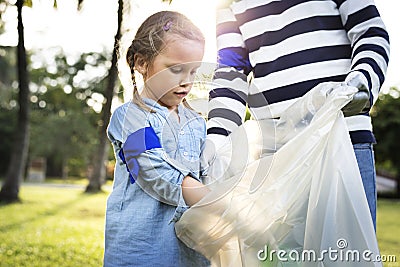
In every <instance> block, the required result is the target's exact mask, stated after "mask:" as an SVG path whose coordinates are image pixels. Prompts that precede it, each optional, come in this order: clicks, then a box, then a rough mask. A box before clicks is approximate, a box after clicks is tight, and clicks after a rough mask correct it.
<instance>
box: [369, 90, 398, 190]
mask: <svg viewBox="0 0 400 267" xmlns="http://www.w3.org/2000/svg"><path fill="white" fill-rule="evenodd" d="M399 96H400V91H399V90H398V89H397V88H391V89H390V93H389V94H381V95H380V96H379V100H378V102H377V103H376V105H375V106H374V109H373V112H372V113H371V116H372V117H373V120H372V121H373V126H374V133H375V136H376V140H377V144H376V145H375V152H376V162H377V165H378V166H387V168H389V169H391V170H392V171H393V172H394V174H395V175H396V179H397V192H396V194H397V195H398V196H400V165H399V162H400V154H399V152H398V151H400V143H399V142H398V137H399V136H400V98H399Z"/></svg>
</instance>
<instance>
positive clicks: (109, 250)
mask: <svg viewBox="0 0 400 267" xmlns="http://www.w3.org/2000/svg"><path fill="white" fill-rule="evenodd" d="M144 102H145V103H146V104H147V105H148V106H149V107H151V108H152V109H153V110H154V111H155V112H154V113H152V112H147V111H145V110H143V109H141V108H139V107H138V106H137V105H136V104H134V103H133V102H128V103H125V104H123V105H122V106H120V107H118V108H117V109H116V110H115V111H114V113H113V115H112V117H111V120H110V123H109V126H108V131H107V134H108V137H109V139H110V141H111V143H112V145H113V148H114V153H115V158H116V164H115V170H114V183H113V191H112V192H111V194H110V196H109V198H108V200H107V210H106V227H105V228H106V229H105V252H104V266H208V265H209V263H208V261H207V260H206V259H205V258H204V257H203V256H202V255H200V254H198V253H197V252H195V251H193V250H192V249H190V248H188V247H186V246H185V245H184V244H183V243H182V242H181V241H180V240H179V239H178V238H177V237H176V235H175V230H174V223H173V222H176V221H177V220H179V218H180V216H181V215H182V213H183V212H184V211H185V210H186V209H187V208H188V207H187V205H186V203H185V201H184V199H183V196H182V188H181V183H182V180H183V178H184V177H185V176H187V175H190V176H192V177H194V178H195V179H198V180H201V174H202V171H201V169H200V163H199V157H200V153H201V150H202V146H203V144H204V141H205V137H206V125H205V121H204V119H203V118H202V117H200V116H199V115H198V114H197V113H196V112H194V111H192V110H190V109H188V108H185V107H184V106H183V105H179V106H178V115H179V121H178V120H177V119H176V117H174V116H172V115H170V112H169V110H168V109H167V108H165V107H162V106H161V105H159V104H157V103H156V102H155V101H153V100H150V99H144ZM145 127H152V128H153V130H154V132H155V133H156V135H157V137H158V138H159V141H160V144H161V147H156V148H152V149H149V150H146V151H144V152H143V153H141V154H140V155H139V156H137V157H135V158H136V160H137V162H138V165H139V173H138V176H137V177H136V179H135V181H134V183H133V184H132V183H131V182H130V177H129V172H128V170H127V166H126V165H125V163H124V162H123V160H122V159H121V158H120V157H119V152H120V150H121V148H123V146H124V143H125V142H126V140H127V138H128V137H129V136H130V135H132V134H133V133H135V132H136V131H138V130H140V129H143V128H145ZM199 223H200V222H199Z"/></svg>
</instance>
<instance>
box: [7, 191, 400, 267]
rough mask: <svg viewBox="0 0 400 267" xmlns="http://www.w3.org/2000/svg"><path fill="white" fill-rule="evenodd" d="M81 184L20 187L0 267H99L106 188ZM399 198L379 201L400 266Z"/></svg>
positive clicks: (388, 266) (385, 248)
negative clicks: (88, 190) (92, 190)
mask: <svg viewBox="0 0 400 267" xmlns="http://www.w3.org/2000/svg"><path fill="white" fill-rule="evenodd" d="M82 192H83V189H82V188H76V187H68V188H59V187H50V186H22V188H21V192H20V197H21V198H22V200H23V202H22V203H18V204H12V205H4V206H0V267H18V266H29V267H35V266H38V267H39V266H40V267H46V266H51V267H53V266H57V267H62V266H68V267H75V266H79V267H80V266H85V267H89V266H101V264H102V257H103V248H104V236H103V234H104V233H103V231H104V209H105V202H106V197H107V195H108V192H105V193H99V194H83V193H82ZM399 226H400V202H399V201H389V200H379V202H378V232H377V234H378V240H379V246H380V249H381V255H386V256H389V255H395V256H396V258H397V261H396V262H393V263H388V262H386V263H384V266H385V267H394V266H400V250H399V249H400V238H399V237H400V227H399Z"/></svg>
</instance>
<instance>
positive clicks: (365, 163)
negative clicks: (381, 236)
mask: <svg viewBox="0 0 400 267" xmlns="http://www.w3.org/2000/svg"><path fill="white" fill-rule="evenodd" d="M353 148H354V152H355V154H356V158H357V163H358V168H359V169H360V173H361V178H362V182H363V185H364V191H365V194H366V196H367V201H368V206H369V210H370V212H371V217H372V222H373V224H374V228H375V229H376V199H377V194H376V182H375V179H376V173H375V161H374V150H373V147H372V144H370V143H360V144H354V145H353Z"/></svg>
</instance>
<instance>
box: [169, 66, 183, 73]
mask: <svg viewBox="0 0 400 267" xmlns="http://www.w3.org/2000/svg"><path fill="white" fill-rule="evenodd" d="M169 69H170V71H171V72H172V73H175V74H178V73H181V72H182V71H183V68H182V67H170V68H169Z"/></svg>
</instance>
